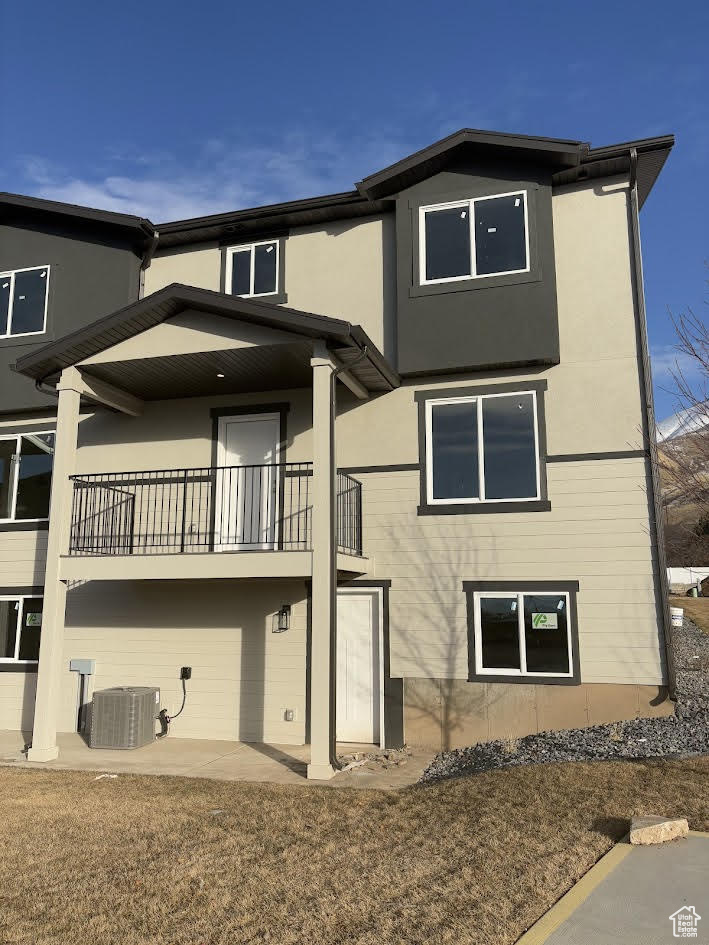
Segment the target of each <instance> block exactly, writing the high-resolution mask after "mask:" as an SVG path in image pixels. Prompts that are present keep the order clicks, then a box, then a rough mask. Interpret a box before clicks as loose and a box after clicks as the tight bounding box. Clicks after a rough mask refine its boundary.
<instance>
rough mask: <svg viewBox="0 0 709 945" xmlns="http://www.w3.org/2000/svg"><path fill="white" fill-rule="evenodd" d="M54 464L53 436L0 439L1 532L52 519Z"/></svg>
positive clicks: (37, 434)
mask: <svg viewBox="0 0 709 945" xmlns="http://www.w3.org/2000/svg"><path fill="white" fill-rule="evenodd" d="M53 462H54V433H53V432H41V433H22V434H17V435H15V436H2V437H0V529H1V528H2V525H3V523H12V522H31V521H46V520H47V519H48V518H49V493H50V489H51V485H52V465H53Z"/></svg>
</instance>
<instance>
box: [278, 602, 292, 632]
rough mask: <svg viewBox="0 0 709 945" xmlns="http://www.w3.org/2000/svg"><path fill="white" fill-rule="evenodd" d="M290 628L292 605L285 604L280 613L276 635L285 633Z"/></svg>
mask: <svg viewBox="0 0 709 945" xmlns="http://www.w3.org/2000/svg"><path fill="white" fill-rule="evenodd" d="M289 627H290V604H283V605H282V606H281V609H280V610H279V611H278V620H277V622H276V633H283V632H284V631H285V630H287V629H288V628H289Z"/></svg>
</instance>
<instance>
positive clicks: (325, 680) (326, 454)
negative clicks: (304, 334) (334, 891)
mask: <svg viewBox="0 0 709 945" xmlns="http://www.w3.org/2000/svg"><path fill="white" fill-rule="evenodd" d="M310 363H311V364H312V367H313V492H312V495H313V513H312V522H313V525H312V531H313V535H312V542H313V591H312V604H311V618H312V620H311V625H312V631H311V632H312V637H311V647H310V764H309V765H308V777H309V778H312V779H315V780H319V781H326V780H327V779H328V778H331V777H332V776H333V775H334V774H335V772H336V770H337V768H336V764H335V682H336V675H335V645H336V642H335V630H336V619H337V617H336V613H337V612H336V594H337V570H336V565H337V561H336V553H337V545H336V536H335V517H336V492H335V488H336V476H335V377H334V371H335V370H336V367H337V365H336V363H335V361H334V360H333V358H332V357H331V356H330V354H329V352H328V351H327V349H326V347H325V345H324V344H318V345H317V346H314V347H313V358H312V360H311V362H310Z"/></svg>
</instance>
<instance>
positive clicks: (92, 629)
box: [59, 581, 307, 744]
mask: <svg viewBox="0 0 709 945" xmlns="http://www.w3.org/2000/svg"><path fill="white" fill-rule="evenodd" d="M287 603H290V604H291V605H292V612H291V623H290V629H289V630H287V631H285V632H283V633H274V632H273V625H274V624H273V621H274V619H275V615H276V613H277V611H278V609H279V607H280V606H281V605H282V604H287ZM306 625H307V604H306V588H305V584H304V582H302V581H282V582H276V581H268V582H266V581H262V582H246V581H239V582H236V581H199V582H197V581H174V582H161V581H154V582H153V581H141V582H138V583H135V584H126V583H124V582H110V583H106V584H103V583H100V582H96V583H89V584H87V585H85V586H83V587H79V588H76V589H74V590H72V591H70V593H69V599H68V605H67V626H66V637H65V644H64V647H65V649H64V660H63V666H64V670H63V673H62V696H61V715H60V720H59V721H60V724H59V728H60V731H66V732H71V731H76V718H77V693H78V678H77V675H76V674H75V673H71V672H69V660H70V659H73V658H86V659H95V660H96V675H95V676H94V679H93V684H94V689H104V688H107V687H109V686H159V687H160V690H161V705H162V706H163V707H165V708H167V710H168V712H169V713H170V714H173V713H175V712H177V710H178V709H179V708H180V704H181V702H182V686H181V683H180V680H179V677H180V667H181V666H191V667H192V679H191V680H189V681H188V683H187V703H186V707H185V711H184V712H183V714H182V715H181V716H180V717H179V718H178V719H176V720H175V721H174V723H173V724H172V725H171V728H170V733H171V735H174V736H177V737H181V738H216V739H230V740H240V741H270V742H276V743H282V744H302V743H303V742H304V741H305V696H306V672H305V654H306V635H307V626H306ZM286 709H294V710H295V719H294V721H292V722H286V721H285V711H286Z"/></svg>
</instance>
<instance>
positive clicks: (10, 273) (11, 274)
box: [0, 266, 51, 339]
mask: <svg viewBox="0 0 709 945" xmlns="http://www.w3.org/2000/svg"><path fill="white" fill-rule="evenodd" d="M50 268H51V267H50V266H27V268H26V269H8V270H7V271H6V272H0V279H7V278H9V279H10V299H9V305H8V311H7V325H6V326H5V331H4V332H0V339H2V338H26V337H27V336H29V335H43V334H44V333H45V332H46V330H47V307H48V305H49V276H50ZM35 269H46V270H47V277H46V279H45V286H44V319H43V321H42V330H41V331H20V332H13V331H12V316H13V314H14V312H13V309H14V306H15V276H16V275H17V273H18V272H33V271H34V270H35Z"/></svg>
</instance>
